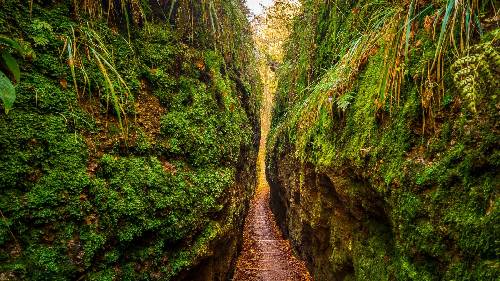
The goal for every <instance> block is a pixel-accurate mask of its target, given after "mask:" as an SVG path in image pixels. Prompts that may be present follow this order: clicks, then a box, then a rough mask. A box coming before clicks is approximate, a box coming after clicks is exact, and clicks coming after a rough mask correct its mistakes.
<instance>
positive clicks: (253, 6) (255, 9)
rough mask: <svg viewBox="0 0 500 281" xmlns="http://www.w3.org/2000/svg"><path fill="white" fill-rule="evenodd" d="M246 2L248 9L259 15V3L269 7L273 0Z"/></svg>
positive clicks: (260, 9) (250, 0)
mask: <svg viewBox="0 0 500 281" xmlns="http://www.w3.org/2000/svg"><path fill="white" fill-rule="evenodd" d="M246 2H247V6H248V8H249V9H250V11H251V12H252V13H253V14H255V15H259V14H261V13H262V11H263V9H262V6H261V5H264V6H265V7H269V6H271V4H272V3H273V0H246Z"/></svg>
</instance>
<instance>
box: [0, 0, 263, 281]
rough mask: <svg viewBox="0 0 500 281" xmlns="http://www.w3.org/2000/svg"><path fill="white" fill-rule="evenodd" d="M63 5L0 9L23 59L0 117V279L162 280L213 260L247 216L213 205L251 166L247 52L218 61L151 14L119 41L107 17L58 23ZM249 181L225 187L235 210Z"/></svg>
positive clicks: (254, 118) (67, 6) (254, 92)
mask: <svg viewBox="0 0 500 281" xmlns="http://www.w3.org/2000/svg"><path fill="white" fill-rule="evenodd" d="M73 3H76V2H73V1H66V0H60V1H52V2H51V3H44V4H40V3H39V2H37V1H35V2H34V3H33V9H32V11H31V13H30V8H29V7H28V5H19V3H17V2H16V1H10V0H7V1H3V2H2V9H4V8H5V10H2V11H5V13H4V12H2V13H1V15H0V23H6V22H8V23H9V24H8V25H6V26H3V25H2V26H1V27H0V33H1V34H9V36H11V35H12V36H13V37H16V39H19V41H20V42H21V43H22V45H23V47H24V48H25V49H27V50H30V52H29V53H28V54H27V55H26V57H25V58H24V59H23V58H19V62H20V64H21V67H22V78H21V82H20V83H19V84H18V85H17V86H16V91H17V99H16V103H15V106H14V109H13V110H12V111H11V112H10V113H9V115H5V114H0V149H1V150H2V153H0V174H1V175H2V176H1V177H0V186H2V189H1V190H0V210H1V211H2V214H3V215H4V216H5V219H1V220H0V272H2V273H4V272H5V273H6V274H9V275H12V276H15V277H16V278H19V279H26V280H76V279H80V278H83V279H86V280H87V279H88V280H116V279H120V280H150V279H155V280H158V279H160V280H175V279H176V274H179V273H180V271H182V270H188V269H189V268H190V267H191V266H193V264H194V263H196V262H197V260H198V259H201V258H207V257H210V256H211V255H213V252H212V250H213V249H211V248H210V247H213V245H212V244H211V243H212V241H215V240H220V239H224V237H226V236H228V235H229V233H228V232H229V231H235V229H236V228H237V227H239V226H237V225H235V224H234V223H235V221H241V220H240V218H239V216H242V215H243V213H244V210H245V208H246V207H245V204H241V206H239V205H238V206H235V204H232V205H230V206H226V205H224V204H226V203H227V202H232V201H230V199H231V198H229V196H230V195H229V194H230V193H229V192H228V190H230V189H231V188H233V189H235V188H236V187H235V185H236V178H238V177H240V176H241V175H242V174H243V173H245V174H248V175H250V176H249V177H252V173H253V172H252V171H251V170H252V169H253V168H252V167H253V165H254V164H253V163H252V161H253V160H248V161H247V159H245V158H246V156H247V155H248V156H249V157H250V159H254V158H255V155H256V153H255V147H254V146H253V145H254V144H255V143H258V140H257V141H256V140H254V139H252V135H253V133H254V132H256V131H257V130H258V112H259V109H258V98H259V95H260V94H259V93H260V89H258V83H255V82H256V80H255V79H256V76H255V72H252V71H254V70H250V69H251V66H250V65H249V64H248V63H249V62H250V60H251V59H249V56H248V54H250V49H248V50H247V49H246V47H245V48H240V49H239V50H238V51H237V53H238V56H236V55H235V56H231V59H229V57H227V56H226V57H225V56H223V54H222V53H221V51H214V50H213V45H212V44H208V43H207V45H210V47H207V46H203V47H202V46H200V45H196V44H195V43H194V42H192V41H190V42H187V40H186V41H185V40H184V39H185V38H181V36H182V31H181V30H175V29H173V28H172V26H171V25H170V24H168V23H165V22H164V21H159V20H158V19H157V18H154V17H153V18H151V19H149V18H148V19H144V20H145V21H144V25H143V26H134V27H132V29H131V37H130V40H129V39H128V38H127V39H125V38H126V37H128V36H123V34H122V33H121V31H120V28H121V26H120V24H119V23H114V24H116V26H114V25H113V24H111V22H112V21H113V20H112V19H110V22H109V23H110V24H109V25H108V19H106V18H102V19H101V18H88V15H87V14H86V13H85V11H84V10H79V11H78V13H76V14H75V13H73V12H71V13H69V12H68V11H74V7H73ZM143 4H144V5H149V4H146V3H143ZM223 5H226V6H224V7H225V8H226V9H229V10H227V11H228V12H230V11H232V12H231V13H228V14H227V17H236V16H238V17H240V16H241V17H240V18H238V20H240V21H242V23H240V24H241V25H242V26H239V27H235V26H234V27H231V28H230V29H231V30H233V29H232V28H235V30H236V28H240V29H243V28H246V27H244V26H243V25H244V24H245V23H246V18H245V17H244V15H243V14H241V13H240V12H238V13H236V10H238V9H239V8H240V7H239V6H237V5H234V6H231V7H229V8H228V6H227V3H225V2H224V3H223ZM216 8H220V7H216ZM233 12H234V13H233ZM220 19H224V20H226V19H225V16H224V17H222V16H221V17H220ZM238 32H239V31H238ZM240 33H241V32H240ZM200 36H201V35H200ZM242 36H243V35H242ZM242 36H239V35H238V40H240V39H241V40H246V39H244V38H243V37H242ZM247 39H248V38H247ZM236 40H237V39H236V38H231V39H228V41H231V42H232V41H235V42H232V43H235V44H236V43H237V42H236ZM71 42H76V46H77V48H76V49H74V45H72V44H71ZM231 42H230V43H231ZM238 42H239V41H238ZM247 42H250V41H247ZM249 46H250V45H249ZM69 49H71V53H72V54H73V55H74V57H73V59H74V61H73V62H74V66H75V68H74V70H75V73H72V69H71V67H70V60H69V59H70V58H71V56H70V55H69V51H68V50H69ZM92 49H94V50H95V51H96V52H97V53H98V54H100V55H101V56H102V57H103V58H105V59H106V63H105V67H106V68H107V71H108V73H107V74H108V76H109V78H110V80H111V84H112V85H113V87H114V88H115V96H116V100H117V101H118V105H119V107H121V109H118V110H117V108H116V102H115V100H114V97H113V96H112V92H111V91H110V90H109V85H108V82H107V79H106V77H105V75H103V72H102V70H101V69H100V67H99V63H98V60H96V59H95V56H96V55H95V54H94V52H93V51H92ZM245 52H247V53H245ZM242 53H245V54H246V55H245V56H242V55H241V54H242ZM75 54H76V55H75ZM243 59H245V61H246V62H245V63H243V62H241V61H240V60H243ZM103 61H104V59H102V62H103ZM242 65H243V66H244V67H242ZM75 79H76V81H75ZM122 80H123V81H122ZM247 80H248V81H247ZM75 82H76V88H75V85H74V84H75ZM123 82H125V83H123ZM237 83H239V84H238V85H237ZM240 84H241V85H240ZM125 85H126V86H125ZM77 88H78V91H77ZM243 96H244V97H243ZM155 97H157V98H158V100H159V101H160V104H157V103H156V102H151V104H149V103H150V100H153V99H154V100H156V98H155ZM144 101H145V102H146V103H147V104H139V102H144ZM157 107H161V108H157ZM144 108H145V109H147V111H146V112H145V111H144ZM151 108H152V109H151ZM139 109H142V111H141V110H139ZM152 110H155V112H154V113H157V112H156V111H158V113H161V112H166V114H164V115H163V116H156V115H154V116H152V117H151V116H150V115H148V114H150V113H151V111H152ZM118 112H120V116H121V117H122V119H123V123H124V124H125V125H127V126H125V128H124V129H123V130H122V128H121V126H120V125H119V123H118ZM125 119H126V121H127V122H125ZM158 119H159V120H158ZM127 129H128V131H129V134H126V131H127ZM238 184H240V183H238ZM251 184H252V183H251V180H249V181H248V184H246V183H243V184H240V185H238V186H241V187H242V188H241V189H237V190H238V193H239V194H242V198H243V199H241V200H242V201H241V202H245V200H248V195H249V193H250V187H251ZM222 218H224V221H220V220H222ZM185 253H187V254H185ZM183 255H185V257H184V258H183ZM172 268H174V269H175V270H172Z"/></svg>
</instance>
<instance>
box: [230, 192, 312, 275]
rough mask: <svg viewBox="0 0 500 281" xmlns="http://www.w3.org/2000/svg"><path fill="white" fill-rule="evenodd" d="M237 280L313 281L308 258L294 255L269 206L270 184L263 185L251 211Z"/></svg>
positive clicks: (237, 266) (238, 263) (238, 266)
mask: <svg viewBox="0 0 500 281" xmlns="http://www.w3.org/2000/svg"><path fill="white" fill-rule="evenodd" d="M233 280H234V281H254V280H263V281H292V280H293V281H295V280H297V281H309V280H312V279H311V277H310V276H309V273H308V272H307V269H306V267H305V264H304V262H302V261H299V260H298V259H297V258H296V257H294V256H293V254H292V251H291V248H290V244H289V242H288V241H287V240H284V239H283V237H282V235H281V233H280V231H279V229H278V227H277V225H276V222H275V220H274V216H273V214H272V213H271V209H270V208H269V187H267V188H261V189H260V190H258V191H257V194H256V196H255V198H254V200H253V201H252V206H251V209H250V213H249V214H248V217H247V220H246V223H245V231H244V244H243V251H242V253H241V255H240V257H239V259H238V262H237V265H236V272H235V275H234V279H233Z"/></svg>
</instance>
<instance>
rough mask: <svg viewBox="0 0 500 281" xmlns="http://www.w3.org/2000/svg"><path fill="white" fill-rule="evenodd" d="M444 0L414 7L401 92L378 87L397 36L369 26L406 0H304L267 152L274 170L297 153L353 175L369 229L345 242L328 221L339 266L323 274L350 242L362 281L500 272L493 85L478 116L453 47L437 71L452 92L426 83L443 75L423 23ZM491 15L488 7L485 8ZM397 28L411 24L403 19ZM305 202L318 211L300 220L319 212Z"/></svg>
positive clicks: (351, 193)
mask: <svg viewBox="0 0 500 281" xmlns="http://www.w3.org/2000/svg"><path fill="white" fill-rule="evenodd" d="M449 3H451V2H449ZM446 4H448V1H441V2H439V3H438V2H433V3H432V5H429V6H425V5H424V7H419V8H418V11H419V13H418V14H416V15H415V19H414V20H413V25H412V29H411V32H412V33H411V38H409V41H408V42H409V53H408V55H407V56H403V55H401V57H400V58H398V60H399V59H400V60H401V62H402V61H404V63H401V64H400V65H399V66H400V67H401V69H402V70H404V71H403V72H402V73H403V77H402V79H401V83H402V84H401V90H400V95H399V97H398V99H397V100H396V96H395V93H394V91H393V89H391V91H389V92H388V93H381V91H380V89H381V85H383V83H384V82H383V81H384V80H383V79H384V78H383V77H382V75H381V74H383V73H384V70H385V69H386V66H387V65H388V64H391V63H392V62H391V61H387V59H385V56H386V55H387V54H390V53H391V52H393V51H394V47H393V46H392V45H393V40H397V39H393V38H392V37H386V36H380V37H378V36H372V35H373V34H372V32H373V30H377V32H381V33H384V31H385V30H386V29H390V28H392V27H391V24H396V23H397V22H398V21H399V20H398V19H400V18H405V17H406V16H407V13H408V9H409V2H408V3H403V4H401V3H395V2H394V3H387V2H383V1H378V2H377V1H357V2H356V3H347V4H346V3H344V4H342V3H320V2H317V1H316V2H315V1H305V2H304V3H303V12H302V15H301V16H300V17H299V18H300V21H299V20H297V21H296V22H295V23H294V26H293V32H292V35H291V39H290V42H289V43H288V45H287V47H286V55H285V61H284V63H283V66H282V68H281V69H280V71H279V73H278V76H279V87H278V91H277V97H276V107H275V110H274V113H273V119H272V129H271V133H270V139H269V141H268V145H267V146H268V151H270V153H269V156H268V158H267V160H266V161H267V162H268V167H271V168H270V171H271V172H275V173H281V172H282V170H283V169H287V168H290V169H291V170H292V171H301V170H300V169H301V168H294V167H285V168H283V167H280V169H279V170H278V169H275V167H276V166H277V165H283V164H284V163H283V158H285V159H288V157H290V158H292V159H294V160H297V162H300V164H299V166H300V167H310V166H312V167H314V169H315V170H316V171H326V172H328V174H329V175H330V174H332V175H334V176H336V177H341V178H343V179H345V180H346V181H347V182H352V186H347V187H342V189H346V190H341V192H339V190H337V192H338V193H339V197H340V199H341V200H340V201H341V202H340V204H341V205H342V206H343V207H345V208H346V209H348V210H349V211H351V212H352V213H353V214H355V215H353V216H354V217H355V218H353V220H354V221H355V222H356V225H359V228H360V229H361V230H358V229H356V231H353V233H344V236H348V235H352V236H355V237H354V238H353V240H352V241H349V242H346V241H344V242H343V241H341V240H340V239H338V237H342V235H340V234H339V232H341V231H345V230H343V229H342V228H340V227H338V226H336V225H332V230H331V232H332V235H333V236H334V237H333V238H332V237H330V241H328V243H329V244H328V245H329V246H330V247H332V248H333V250H332V252H331V256H330V257H329V258H330V266H331V268H329V269H323V268H322V269H321V270H319V269H318V272H319V271H323V270H329V272H330V273H332V274H335V273H336V272H339V274H342V273H341V272H342V270H343V268H342V265H344V264H346V263H350V261H349V258H348V257H349V255H350V254H349V252H348V251H346V250H345V248H346V245H347V244H348V243H351V242H352V245H353V253H352V265H353V267H354V271H355V278H356V279H357V280H367V279H373V280H393V279H395V280H473V279H474V278H476V280H494V278H491V276H494V275H495V273H497V274H498V272H499V268H498V263H495V262H492V261H493V260H495V259H496V258H497V256H498V254H497V253H494V251H495V249H496V248H497V247H495V244H494V242H493V238H492V237H495V236H497V237H498V235H499V234H498V231H499V230H498V228H497V227H493V225H498V204H499V203H498V201H499V200H498V195H497V193H498V192H497V191H495V190H494V189H492V186H494V185H498V182H499V179H498V176H497V175H496V173H495V171H496V170H498V163H499V161H498V148H497V147H498V136H497V134H496V133H492V132H493V131H494V132H496V131H497V129H496V127H497V125H496V123H497V122H496V120H497V119H498V112H497V111H498V110H497V109H495V104H496V102H495V100H496V99H495V98H491V96H492V95H491V91H492V90H491V89H490V90H488V89H489V86H494V83H491V85H489V86H488V85H483V86H481V87H478V89H479V90H478V91H481V92H480V93H479V92H478V93H477V95H476V96H477V98H478V102H479V103H480V104H481V110H479V111H478V112H477V113H475V114H473V113H472V112H471V110H470V108H468V106H466V104H465V103H464V102H466V101H467V100H468V99H469V98H467V95H465V96H464V95H463V93H462V94H461V93H460V89H459V88H460V87H459V86H457V85H458V84H457V83H456V82H457V81H453V79H452V78H453V75H454V74H456V73H454V72H453V70H452V69H450V67H451V65H452V64H453V63H454V62H455V61H456V60H457V58H456V57H455V56H454V52H453V51H451V49H446V50H445V51H443V60H442V63H443V64H444V68H443V71H444V72H443V73H442V75H441V74H440V75H441V79H442V81H441V80H440V83H442V85H444V90H443V91H440V92H439V95H438V94H437V93H438V91H437V88H438V85H428V84H426V83H430V82H429V81H430V80H432V79H434V78H435V77H432V75H436V73H434V72H432V73H430V74H429V73H426V71H427V69H428V67H429V64H432V62H433V60H434V58H435V56H436V44H437V42H436V40H435V38H433V36H432V32H429V31H428V30H426V28H425V25H426V23H425V21H426V20H427V21H428V20H429V18H430V17H431V16H432V14H433V13H435V12H436V10H437V9H439V7H444V6H445V5H446ZM398 13H399V14H400V15H401V17H399V18H398V17H395V15H398ZM483 13H485V14H487V13H492V11H491V10H490V9H489V8H485V9H484V10H483ZM426 17H427V18H426ZM384 22H385V23H386V24H387V25H384ZM438 22H439V21H438ZM305 23H307V24H305ZM376 23H378V24H380V27H378V28H381V29H378V28H377V27H376V26H374V25H377V24H376ZM389 23H391V24H389ZM427 24H428V23H427ZM306 25H307V26H306ZM457 26H458V25H457ZM382 27H383V28H382ZM395 30H404V21H402V22H400V23H399V25H397V27H396V29H395ZM495 30H498V28H496V29H495V28H489V30H488V31H487V32H485V33H483V34H479V32H477V30H476V31H475V34H474V36H472V37H471V41H470V43H471V44H472V45H476V47H473V48H479V47H477V44H478V43H483V44H484V42H485V40H486V41H487V40H490V42H491V40H492V34H496V33H497V32H498V31H495ZM438 34H439V32H438ZM366 38H372V39H373V41H369V40H368V41H365V40H366ZM403 40H404V37H403ZM366 42H370V43H366ZM402 42H404V41H402ZM481 48H483V47H481ZM481 48H479V49H480V50H483V49H481ZM357 51H359V53H356V52H357ZM490 51H491V50H490ZM497 51H498V50H497ZM350 52H351V53H350ZM346 54H348V56H346ZM364 55H365V56H366V59H365V57H364ZM403 57H404V58H403ZM462 57H466V55H465V53H464V54H463V56H462ZM359 61H362V62H363V63H360V64H357V63H358V62H359ZM491 61H492V60H491ZM491 61H490V62H488V65H489V64H490V63H491ZM471 65H474V64H471ZM486 68H487V67H486V66H483V68H482V69H481V71H483V70H484V69H486ZM423 70H424V71H423ZM429 75H430V76H429ZM429 79H430V80H429ZM473 79H475V80H474V81H478V83H479V81H480V78H477V77H476V78H473ZM346 81H347V82H346ZM425 87H431V88H432V91H433V92H434V94H433V97H432V100H431V101H426V100H425V99H426V98H428V96H426V95H429V92H427V93H425V91H424V90H425ZM488 93H489V94H488ZM384 95H386V97H384ZM391 95H392V99H393V100H391ZM483 95H484V96H483ZM486 96H490V98H486ZM493 96H494V95H493ZM329 97H330V98H329ZM295 174H296V176H292V177H291V178H290V179H289V177H290V174H287V175H286V176H285V175H281V174H275V175H273V174H271V175H269V176H270V177H271V178H273V179H277V178H278V177H279V176H284V177H285V178H286V179H287V180H288V179H289V180H290V181H297V182H299V181H300V182H301V183H302V182H304V179H303V178H304V175H303V174H302V173H301V172H297V173H295ZM292 175H294V174H292ZM282 181H283V178H279V180H278V181H276V182H280V183H281V182H282ZM290 185H293V184H291V183H290ZM287 186H288V183H287V184H286V185H283V188H286V187H287ZM360 186H366V187H361V188H360ZM301 188H304V189H306V188H308V186H307V185H304V184H301ZM336 189H339V187H338V186H336ZM346 194H347V195H348V196H346ZM325 197H327V196H326V195H325ZM370 202H376V203H374V204H372V205H371V204H370ZM353 207H354V208H353ZM356 207H357V208H356ZM301 208H305V209H306V210H307V211H308V212H312V213H311V214H312V215H311V217H301V218H300V219H301V220H312V221H314V220H315V219H316V216H315V215H314V210H315V206H313V205H311V206H301ZM381 209H383V210H381ZM353 210H354V211H353ZM336 212H337V210H336ZM346 212H347V211H346ZM347 213H349V214H351V213H350V212H347ZM360 213H363V214H364V215H365V216H366V217H368V218H370V220H368V221H365V220H364V218H365V217H363V216H362V215H361V214H360ZM374 213H375V214H377V216H376V218H373V217H372V215H373V214H374ZM386 216H387V218H386ZM359 217H361V218H362V219H360V218H359ZM289 220H293V218H289ZM372 220H374V221H377V222H378V223H379V224H380V225H385V228H384V227H382V229H384V230H383V231H377V230H373V229H372V228H373V226H371V224H372ZM358 232H360V233H358ZM297 239H300V237H299V238H297ZM299 241H300V240H299ZM385 244H388V245H391V246H390V247H384V245H385ZM343 248H344V249H343ZM311 266H314V265H312V264H311Z"/></svg>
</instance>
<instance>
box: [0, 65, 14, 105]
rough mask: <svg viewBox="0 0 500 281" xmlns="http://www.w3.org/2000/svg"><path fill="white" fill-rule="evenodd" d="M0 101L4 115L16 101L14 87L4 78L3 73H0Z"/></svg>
mask: <svg viewBox="0 0 500 281" xmlns="http://www.w3.org/2000/svg"><path fill="white" fill-rule="evenodd" d="M0 99H1V100H2V102H3V107H4V108H5V113H9V110H11V109H12V106H14V101H15V100H16V90H15V89H14V85H12V82H10V79H9V78H8V77H7V76H5V74H4V73H3V72H1V71H0Z"/></svg>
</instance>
